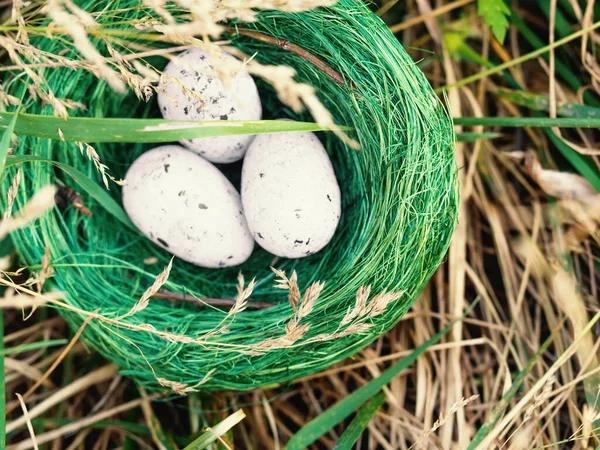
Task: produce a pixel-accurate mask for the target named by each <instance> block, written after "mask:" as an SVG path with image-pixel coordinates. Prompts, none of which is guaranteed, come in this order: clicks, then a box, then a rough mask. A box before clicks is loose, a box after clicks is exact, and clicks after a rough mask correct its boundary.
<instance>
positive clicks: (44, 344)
mask: <svg viewBox="0 0 600 450" xmlns="http://www.w3.org/2000/svg"><path fill="white" fill-rule="evenodd" d="M67 342H69V341H68V340H67V339H51V340H48V341H39V342H31V343H29V344H23V345H17V346H16V347H11V348H6V349H4V350H1V351H0V356H6V355H12V354H14V353H23V352H28V351H30V350H37V349H40V348H48V347H56V346H57V345H63V344H66V343H67Z"/></svg>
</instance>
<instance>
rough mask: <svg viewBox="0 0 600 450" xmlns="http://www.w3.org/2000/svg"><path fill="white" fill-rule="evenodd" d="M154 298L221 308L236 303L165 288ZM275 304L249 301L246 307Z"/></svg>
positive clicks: (266, 307)
mask: <svg viewBox="0 0 600 450" xmlns="http://www.w3.org/2000/svg"><path fill="white" fill-rule="evenodd" d="M152 298H158V299H162V300H174V301H178V302H187V303H193V304H194V305H196V306H200V307H202V306H207V305H209V306H216V307H219V308H231V307H233V306H234V305H235V299H234V298H208V297H203V298H199V297H194V296H192V295H187V294H182V293H181V292H171V291H167V290H165V289H160V290H159V291H158V292H157V293H156V294H154V295H153V296H152ZM273 306H275V305H274V304H272V303H265V302H248V305H247V307H246V309H254V310H260V309H268V308H272V307H273Z"/></svg>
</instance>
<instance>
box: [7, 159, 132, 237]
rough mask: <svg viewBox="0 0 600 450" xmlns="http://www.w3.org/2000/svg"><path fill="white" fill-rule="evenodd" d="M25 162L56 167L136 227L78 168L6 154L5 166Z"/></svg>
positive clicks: (130, 225) (103, 204)
mask: <svg viewBox="0 0 600 450" xmlns="http://www.w3.org/2000/svg"><path fill="white" fill-rule="evenodd" d="M27 162H43V163H47V164H52V165H54V166H56V167H58V168H59V169H61V170H62V171H63V172H65V173H66V174H67V175H69V176H70V177H71V178H72V179H73V181H75V183H77V184H78V185H79V187H81V188H82V189H83V190H84V191H85V192H87V193H88V194H89V195H91V196H92V198H93V199H94V200H96V201H97V202H98V203H99V204H100V206H102V207H103V208H104V209H106V211H108V212H109V213H110V214H112V215H113V216H115V218H117V219H118V220H120V221H121V222H122V223H123V224H125V225H127V226H128V227H130V228H132V229H134V230H135V229H136V228H135V225H133V223H131V220H129V217H127V214H125V211H123V208H121V205H119V204H118V203H117V202H116V201H115V200H113V198H112V197H111V196H110V195H108V193H107V192H106V191H105V190H104V189H103V188H102V187H101V186H100V185H98V184H97V183H96V182H95V181H94V180H92V179H91V178H90V177H88V176H87V175H86V174H84V173H83V172H80V171H79V170H77V169H75V168H74V167H71V166H69V165H68V164H64V163H61V162H58V161H52V160H50V159H45V158H42V157H40V156H35V155H15V156H8V157H7V158H6V166H7V167H9V166H13V165H16V164H22V163H27Z"/></svg>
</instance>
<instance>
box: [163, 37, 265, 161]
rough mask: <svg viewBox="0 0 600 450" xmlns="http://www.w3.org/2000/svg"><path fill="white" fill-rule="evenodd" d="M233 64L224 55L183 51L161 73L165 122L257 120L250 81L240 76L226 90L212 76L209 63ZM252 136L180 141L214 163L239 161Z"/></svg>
mask: <svg viewBox="0 0 600 450" xmlns="http://www.w3.org/2000/svg"><path fill="white" fill-rule="evenodd" d="M215 58H216V59H219V58H220V59H222V60H223V61H225V62H227V61H228V60H235V58H234V57H233V56H231V55H229V54H228V53H225V52H220V53H218V54H217V55H212V56H210V57H209V56H208V54H207V53H206V52H205V51H203V50H200V49H191V50H186V51H185V52H183V53H180V54H179V55H178V59H179V60H180V61H178V62H176V61H171V62H170V63H169V64H167V67H166V68H165V69H164V71H163V72H164V74H165V75H166V77H162V78H161V83H160V86H159V90H158V105H159V107H160V111H161V113H162V115H163V117H164V118H165V119H172V120H260V119H261V117H262V106H261V103H260V97H259V95H258V90H257V89H256V84H254V80H253V79H252V77H251V76H250V75H249V74H248V73H247V72H242V73H239V74H238V75H236V76H235V77H234V78H231V79H230V80H229V83H228V85H227V86H225V85H224V84H223V82H222V81H221V80H220V79H219V78H218V77H217V76H216V74H215V73H214V69H213V66H212V64H211V62H210V61H211V59H212V61H215ZM253 138H254V136H253V135H238V136H216V137H208V138H198V139H192V140H184V141H181V144H182V145H184V146H185V147H187V148H189V149H190V150H192V151H194V152H196V153H198V154H199V155H201V156H203V157H204V158H206V159H208V160H209V161H212V162H215V163H231V162H234V161H238V160H240V159H242V157H243V156H244V154H245V153H246V150H247V149H248V145H249V144H250V142H251V141H252V139H253Z"/></svg>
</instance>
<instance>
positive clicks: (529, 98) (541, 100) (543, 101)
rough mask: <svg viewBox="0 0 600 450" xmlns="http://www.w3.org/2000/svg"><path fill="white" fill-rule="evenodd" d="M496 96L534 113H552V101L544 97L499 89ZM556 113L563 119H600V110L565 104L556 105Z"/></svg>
mask: <svg viewBox="0 0 600 450" xmlns="http://www.w3.org/2000/svg"><path fill="white" fill-rule="evenodd" d="M496 95H497V96H498V97H499V98H502V99H504V100H508V101H509V102H511V103H514V104H515V105H518V106H523V107H525V108H528V109H531V110H533V111H545V112H548V111H550V99H549V98H548V97H546V96H543V95H538V94H533V93H531V92H526V91H515V90H512V89H504V88H502V89H498V91H497V92H496ZM556 113H557V114H558V115H559V116H562V117H571V118H594V117H596V118H598V117H600V108H595V107H593V106H585V105H580V104H577V103H569V102H565V103H559V104H558V105H556Z"/></svg>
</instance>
